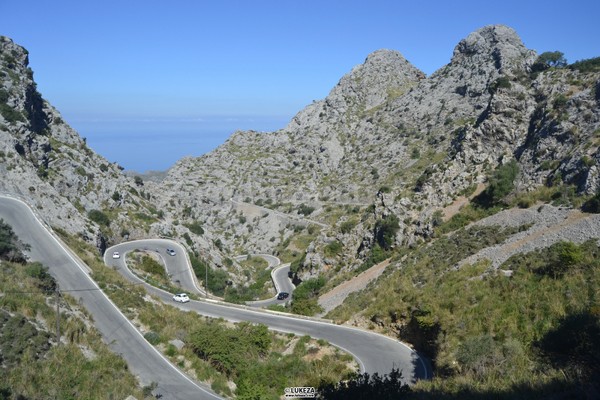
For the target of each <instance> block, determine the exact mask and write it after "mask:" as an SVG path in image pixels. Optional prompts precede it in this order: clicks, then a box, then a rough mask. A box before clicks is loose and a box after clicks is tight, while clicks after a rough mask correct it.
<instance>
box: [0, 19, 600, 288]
mask: <svg viewBox="0 0 600 400" xmlns="http://www.w3.org/2000/svg"><path fill="white" fill-rule="evenodd" d="M0 55H1V57H0V62H1V63H2V64H1V65H2V73H1V74H0V82H1V86H0V89H1V92H0V106H2V109H1V110H0V111H2V113H1V117H0V145H2V147H3V148H5V149H7V150H6V151H4V152H3V153H2V154H1V157H0V171H1V172H2V174H3V176H6V179H4V180H3V181H2V182H1V183H0V185H1V189H2V190H3V191H4V192H10V193H17V194H19V195H21V196H23V197H27V198H28V199H30V201H31V202H33V203H35V204H36V205H37V206H38V208H39V209H40V210H44V214H45V216H46V218H47V219H48V220H49V221H51V223H52V224H54V225H56V226H60V227H63V228H64V229H67V230H69V231H70V232H79V233H84V232H85V234H86V237H88V238H92V239H90V240H93V238H95V237H96V232H97V231H99V230H100V231H101V232H102V237H106V239H108V242H109V243H110V242H111V241H116V240H122V237H130V238H135V237H144V236H152V235H166V236H173V237H175V238H180V239H184V238H185V242H187V244H188V245H189V246H190V250H192V251H195V252H199V253H202V254H205V255H206V256H207V258H209V259H211V260H212V262H213V264H214V265H221V264H222V261H225V259H227V258H232V256H234V255H236V254H240V253H243V254H247V253H279V254H280V255H282V256H285V257H292V258H294V259H295V260H296V265H294V268H295V269H296V270H297V276H298V277H299V278H301V279H305V278H308V277H310V276H311V275H314V274H319V273H322V272H324V271H334V272H336V271H340V270H348V269H353V268H356V267H357V266H359V265H360V264H362V263H363V262H364V261H365V260H368V259H369V257H371V256H372V255H373V252H374V251H376V250H377V247H376V246H375V245H376V244H381V243H378V241H381V240H382V239H381V221H384V220H387V221H390V220H393V221H396V222H397V226H395V227H394V229H393V235H394V237H393V238H392V239H391V240H392V243H388V242H386V243H385V245H386V246H392V247H393V246H398V245H412V244H414V243H416V242H418V241H420V240H422V239H423V238H427V237H428V236H431V235H432V233H433V226H434V224H435V222H436V218H438V217H436V215H439V211H441V210H442V209H443V208H444V207H446V206H448V205H449V204H451V203H453V202H454V200H455V199H456V198H457V197H458V196H460V195H461V194H463V193H464V192H465V190H466V189H467V188H471V187H474V186H475V185H476V184H481V183H485V182H486V180H487V178H488V177H489V176H490V173H491V171H493V170H494V169H495V168H496V167H497V166H499V165H501V164H503V163H506V162H509V161H511V160H516V161H517V164H518V165H519V169H520V174H519V177H518V182H517V184H518V187H519V190H521V191H529V190H534V189H535V188H536V187H539V186H540V185H553V184H558V183H561V184H562V183H564V184H570V185H575V186H576V188H577V190H578V191H579V193H582V194H583V193H587V194H591V193H594V192H596V191H597V190H598V189H599V186H600V172H599V168H598V165H599V164H600V152H599V150H598V139H597V137H598V132H599V131H600V97H599V96H600V95H598V93H599V92H600V73H598V72H593V71H591V72H582V71H579V70H577V69H576V68H550V69H548V70H546V71H542V72H535V71H532V70H531V67H532V65H533V64H534V62H535V60H536V58H537V55H536V53H535V52H534V51H533V50H530V49H527V48H526V47H525V46H524V44H523V43H522V41H521V39H520V38H519V36H518V35H517V34H516V32H515V31H514V30H513V29H511V28H509V27H506V26H503V25H492V26H486V27H483V28H481V29H479V30H477V31H475V32H473V33H471V34H470V35H468V36H467V37H466V38H464V39H463V40H461V41H460V42H459V43H458V44H457V46H456V47H455V49H454V52H453V55H452V58H451V60H450V62H449V63H448V64H447V65H445V66H443V67H442V68H440V69H439V70H437V71H436V72H435V73H433V74H432V75H431V76H428V77H427V76H425V74H423V73H422V72H421V71H419V70H418V69H417V68H415V67H414V66H412V65H411V64H410V63H409V62H408V61H407V60H406V59H405V58H404V57H403V56H402V55H401V54H400V53H398V52H397V51H393V50H379V51H376V52H374V53H372V54H370V55H368V57H367V58H366V60H365V62H364V63H363V64H361V65H358V66H356V67H354V68H353V69H352V70H351V71H350V72H348V73H347V74H346V75H344V76H343V77H342V78H341V79H340V81H339V82H338V84H337V85H336V86H335V87H334V88H333V89H332V90H331V92H330V93H329V95H328V96H327V97H326V98H325V99H323V100H320V101H315V102H313V103H312V104H310V105H308V106H307V107H306V108H304V109H303V110H301V111H300V112H298V114H296V115H295V116H294V117H293V118H292V120H291V121H290V122H289V124H288V125H287V126H286V127H285V128H284V129H281V130H278V131H276V132H268V133H265V132H255V131H245V132H235V133H234V134H233V135H232V136H231V137H230V138H229V139H228V140H227V141H226V142H225V143H224V144H223V145H222V146H220V147H219V148H217V149H216V150H214V151H212V152H210V153H208V154H205V155H204V156H202V157H197V158H191V157H188V158H184V159H182V160H180V161H179V162H177V163H176V164H175V165H174V166H173V167H172V168H171V169H170V170H169V171H168V173H167V174H166V176H165V177H164V178H163V179H162V181H161V182H159V183H156V182H150V181H148V182H140V181H139V180H134V179H133V178H131V177H127V176H125V175H124V174H122V173H121V171H120V169H119V168H118V166H117V165H115V164H112V163H108V162H107V161H106V160H104V159H103V158H102V157H100V156H98V155H96V154H95V153H93V151H91V150H90V149H89V148H87V146H86V144H85V140H83V139H81V138H80V137H79V135H77V134H76V133H75V132H74V131H73V130H72V129H71V128H69V127H68V125H66V124H65V123H64V122H63V121H62V119H61V117H60V114H59V113H58V112H57V111H56V110H54V109H53V108H52V107H51V106H50V105H49V104H48V103H47V102H45V101H44V100H43V99H42V97H41V95H40V94H39V93H38V92H37V91H36V90H35V84H34V83H33V79H32V72H31V70H29V69H28V67H27V53H26V51H25V50H24V49H22V48H21V47H19V46H17V45H15V44H14V43H12V41H10V40H9V39H6V38H3V39H1V40H0ZM92 210H100V211H102V212H103V213H105V214H106V215H110V221H109V224H108V225H104V226H103V225H102V223H101V222H98V220H96V221H91V220H90V219H89V218H88V214H89V212H90V211H92ZM392 217H394V218H392ZM396 222H395V224H396ZM199 227H202V229H199ZM386 240H388V241H389V240H390V238H389V237H387V238H386ZM228 264H229V263H228ZM235 268H236V267H235V265H234V266H233V269H235ZM232 271H233V270H232ZM334 272H332V273H334Z"/></svg>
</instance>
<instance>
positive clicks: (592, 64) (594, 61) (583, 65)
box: [569, 57, 600, 73]
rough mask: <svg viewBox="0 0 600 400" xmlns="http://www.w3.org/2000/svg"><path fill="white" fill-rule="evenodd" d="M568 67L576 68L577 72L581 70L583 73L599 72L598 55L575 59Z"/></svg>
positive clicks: (599, 59) (599, 58)
mask: <svg viewBox="0 0 600 400" xmlns="http://www.w3.org/2000/svg"><path fill="white" fill-rule="evenodd" d="M569 68H570V69H572V70H577V71H579V72H583V73H587V72H599V71H600V57H595V58H589V59H586V60H580V61H575V62H574V63H573V64H571V65H569Z"/></svg>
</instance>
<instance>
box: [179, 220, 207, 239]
mask: <svg viewBox="0 0 600 400" xmlns="http://www.w3.org/2000/svg"><path fill="white" fill-rule="evenodd" d="M184 226H185V227H186V228H188V229H189V230H190V232H192V233H195V234H196V235H199V236H200V235H204V228H202V224H201V223H200V222H198V221H194V222H192V223H190V224H184Z"/></svg>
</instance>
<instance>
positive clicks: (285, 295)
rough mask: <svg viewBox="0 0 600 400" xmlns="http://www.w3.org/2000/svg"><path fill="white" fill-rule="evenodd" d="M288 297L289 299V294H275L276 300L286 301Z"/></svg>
mask: <svg viewBox="0 0 600 400" xmlns="http://www.w3.org/2000/svg"><path fill="white" fill-rule="evenodd" d="M288 297H290V294H289V293H287V292H279V293H278V294H277V300H285V299H287V298H288Z"/></svg>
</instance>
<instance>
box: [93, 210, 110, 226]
mask: <svg viewBox="0 0 600 400" xmlns="http://www.w3.org/2000/svg"><path fill="white" fill-rule="evenodd" d="M88 218H89V219H91V220H92V221H94V222H95V223H97V224H98V225H104V226H109V225H110V219H109V218H108V216H107V215H106V214H104V213H103V212H102V211H100V210H90V211H89V212H88Z"/></svg>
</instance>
